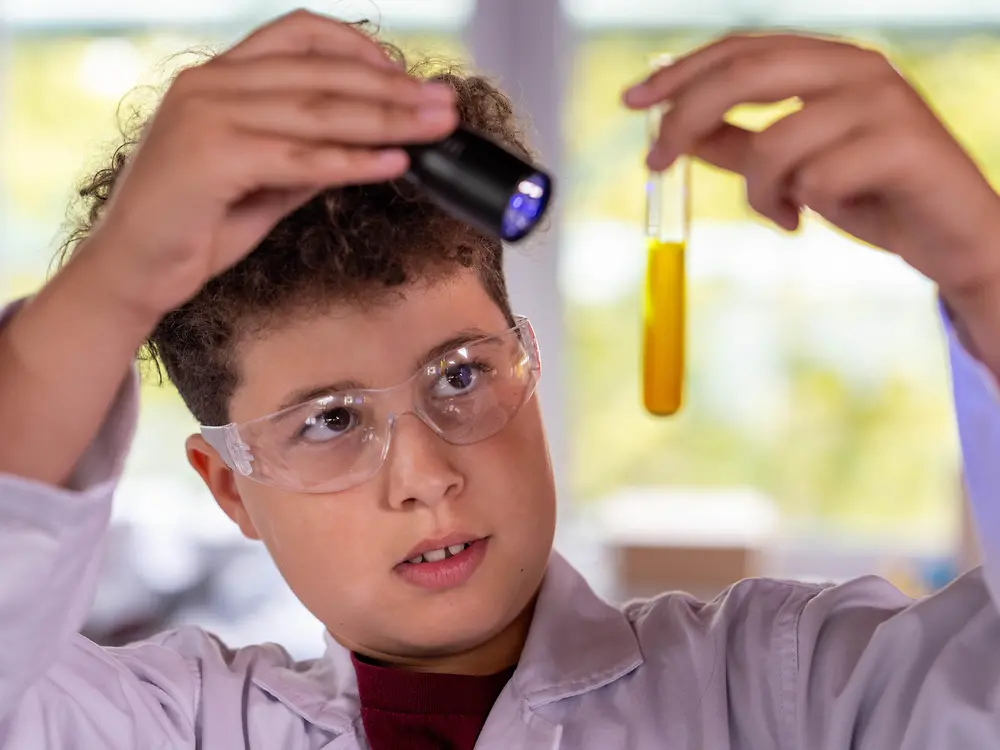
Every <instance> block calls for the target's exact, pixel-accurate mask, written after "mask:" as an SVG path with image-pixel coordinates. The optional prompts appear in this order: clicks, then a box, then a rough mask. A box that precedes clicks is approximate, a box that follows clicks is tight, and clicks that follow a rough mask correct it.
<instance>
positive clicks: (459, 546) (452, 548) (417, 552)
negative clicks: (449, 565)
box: [399, 534, 486, 565]
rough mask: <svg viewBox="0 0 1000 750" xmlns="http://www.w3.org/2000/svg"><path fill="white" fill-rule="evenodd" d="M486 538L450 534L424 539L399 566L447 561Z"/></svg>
mask: <svg viewBox="0 0 1000 750" xmlns="http://www.w3.org/2000/svg"><path fill="white" fill-rule="evenodd" d="M485 538H486V537H477V536H474V535H472V534H450V535H449V536H446V537H440V538H438V539H425V540H424V541H422V542H421V543H420V544H418V545H417V546H416V547H414V548H413V549H411V550H410V551H409V552H408V553H407V556H406V558H405V559H404V560H402V561H401V562H400V563H399V564H400V565H421V564H425V563H436V562H441V561H442V560H448V559H450V558H452V557H455V556H456V555H460V554H462V553H463V552H464V551H465V550H467V549H468V548H469V547H471V546H472V545H473V544H475V543H476V542H481V541H483V540H484V539H485Z"/></svg>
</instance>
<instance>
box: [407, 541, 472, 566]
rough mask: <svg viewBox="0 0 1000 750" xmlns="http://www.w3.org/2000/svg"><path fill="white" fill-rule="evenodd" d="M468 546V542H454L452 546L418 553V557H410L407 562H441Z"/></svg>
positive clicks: (414, 563)
mask: <svg viewBox="0 0 1000 750" xmlns="http://www.w3.org/2000/svg"><path fill="white" fill-rule="evenodd" d="M468 546H469V545H468V544H453V545H451V546H450V547H443V548H441V549H434V550H430V551H429V552H425V553H424V554H422V555H417V556H416V557H413V558H410V559H409V560H407V562H408V563H412V564H413V565H416V564H418V563H424V562H441V561H442V560H446V559H448V558H449V557H454V556H455V555H457V554H458V553H459V552H462V551H463V550H464V549H465V548H466V547H468Z"/></svg>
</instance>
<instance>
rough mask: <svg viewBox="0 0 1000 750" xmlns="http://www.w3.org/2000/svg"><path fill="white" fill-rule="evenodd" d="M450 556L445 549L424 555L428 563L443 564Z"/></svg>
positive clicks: (434, 550)
mask: <svg viewBox="0 0 1000 750" xmlns="http://www.w3.org/2000/svg"><path fill="white" fill-rule="evenodd" d="M447 556H448V553H447V552H446V551H445V550H443V549H432V550H431V551H430V552H425V553H424V560H426V561H427V562H441V561H442V560H444V559H445V558H446V557H447Z"/></svg>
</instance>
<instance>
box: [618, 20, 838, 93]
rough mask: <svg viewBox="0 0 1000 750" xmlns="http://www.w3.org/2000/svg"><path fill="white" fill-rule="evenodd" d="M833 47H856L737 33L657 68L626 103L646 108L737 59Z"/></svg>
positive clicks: (799, 37) (634, 88) (795, 37)
mask: <svg viewBox="0 0 1000 750" xmlns="http://www.w3.org/2000/svg"><path fill="white" fill-rule="evenodd" d="M829 47H836V48H847V49H849V50H850V49H856V48H853V47H850V46H849V45H846V44H843V43H841V42H836V41H833V40H831V39H824V38H821V37H816V36H802V35H798V34H763V35H761V34H733V35H730V36H727V37H725V38H723V39H721V40H718V41H715V42H712V43H710V44H708V45H706V46H704V47H701V48H699V49H696V50H695V51H694V52H691V53H689V54H687V55H684V56H682V57H680V58H678V59H677V60H676V61H675V62H673V63H672V64H671V65H667V66H664V67H662V68H659V69H658V70H656V71H654V72H653V73H651V74H650V75H649V76H648V77H647V78H646V79H645V80H644V81H641V82H640V83H638V84H636V85H635V86H632V87H631V88H629V89H628V90H627V91H626V92H625V96H624V102H625V104H626V105H627V106H629V107H633V108H636V109H644V108H646V107H649V106H651V105H653V104H656V103H657V102H662V101H664V100H666V99H669V98H671V96H672V95H673V94H674V93H675V92H676V91H678V90H679V89H681V88H683V87H684V86H687V85H688V84H690V83H691V82H692V81H694V80H695V79H697V78H699V77H700V76H702V75H704V74H705V73H707V72H708V71H710V70H712V69H714V68H716V67H718V66H720V65H731V64H732V63H733V61H735V60H738V59H741V58H743V57H749V56H756V55H759V54H762V53H765V52H773V53H775V54H779V55H782V54H786V53H788V52H790V51H791V50H795V49H805V50H816V49H825V48H829Z"/></svg>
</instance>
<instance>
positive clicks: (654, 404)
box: [642, 239, 686, 417]
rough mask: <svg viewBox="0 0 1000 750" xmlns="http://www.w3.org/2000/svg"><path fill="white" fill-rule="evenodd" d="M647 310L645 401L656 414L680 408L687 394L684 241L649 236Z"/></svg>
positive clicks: (644, 349)
mask: <svg viewBox="0 0 1000 750" xmlns="http://www.w3.org/2000/svg"><path fill="white" fill-rule="evenodd" d="M648 242H649V260H648V266H647V269H646V299H645V310H644V315H643V317H644V335H643V347H642V359H643V383H642V390H643V401H644V403H645V406H646V410H647V411H648V412H650V413H651V414H655V415H656V416H661V417H665V416H670V415H671V414H675V413H676V412H677V411H678V410H679V409H680V408H681V401H682V398H683V393H684V317H685V316H684V307H685V286H686V285H685V279H684V251H685V244H686V243H683V242H660V241H659V240H655V239H650V240H649V241H648Z"/></svg>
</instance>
